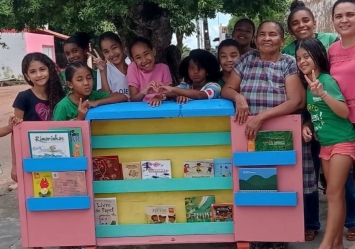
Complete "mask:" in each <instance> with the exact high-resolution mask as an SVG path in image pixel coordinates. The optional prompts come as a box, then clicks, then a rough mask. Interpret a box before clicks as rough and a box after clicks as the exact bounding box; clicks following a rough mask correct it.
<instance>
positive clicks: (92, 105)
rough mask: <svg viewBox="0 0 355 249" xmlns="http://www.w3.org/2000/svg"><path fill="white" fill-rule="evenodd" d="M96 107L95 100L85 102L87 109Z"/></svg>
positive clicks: (96, 102) (97, 103)
mask: <svg viewBox="0 0 355 249" xmlns="http://www.w3.org/2000/svg"><path fill="white" fill-rule="evenodd" d="M98 105H99V102H98V101H97V100H95V101H87V107H88V108H93V107H97V106H98Z"/></svg>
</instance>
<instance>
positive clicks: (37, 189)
mask: <svg viewBox="0 0 355 249" xmlns="http://www.w3.org/2000/svg"><path fill="white" fill-rule="evenodd" d="M32 184H33V196H34V197H51V196H54V195H53V182H52V173H51V172H33V173H32Z"/></svg>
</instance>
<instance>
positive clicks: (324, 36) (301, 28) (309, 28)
mask: <svg viewBox="0 0 355 249" xmlns="http://www.w3.org/2000/svg"><path fill="white" fill-rule="evenodd" d="M287 26H288V30H289V33H290V34H291V35H293V36H294V37H295V41H293V42H291V43H290V44H288V45H287V46H286V47H285V48H284V49H283V50H282V53H284V54H288V55H291V56H295V48H296V43H297V42H298V41H300V40H303V39H306V38H316V39H318V40H320V41H321V42H322V44H323V45H324V46H325V48H326V49H327V50H328V48H329V46H330V45H331V44H333V43H334V42H335V41H337V40H339V38H338V36H337V35H336V34H331V33H315V29H316V26H317V23H316V20H315V18H314V15H313V13H312V11H311V10H310V9H309V8H307V7H306V5H305V4H304V2H303V1H298V0H294V1H293V2H292V3H291V7H290V14H289V16H288V19H287Z"/></svg>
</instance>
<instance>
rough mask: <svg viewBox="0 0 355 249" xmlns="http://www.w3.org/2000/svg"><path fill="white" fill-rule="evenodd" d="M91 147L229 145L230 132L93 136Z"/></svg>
mask: <svg viewBox="0 0 355 249" xmlns="http://www.w3.org/2000/svg"><path fill="white" fill-rule="evenodd" d="M91 143H92V148H93V149H111V148H149V147H183V146H210V145H230V144H231V134H230V132H206V133H177V134H148V135H109V136H93V137H92V141H91Z"/></svg>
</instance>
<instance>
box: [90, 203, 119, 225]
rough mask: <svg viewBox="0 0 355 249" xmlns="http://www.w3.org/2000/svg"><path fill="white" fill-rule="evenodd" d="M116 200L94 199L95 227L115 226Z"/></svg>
mask: <svg viewBox="0 0 355 249" xmlns="http://www.w3.org/2000/svg"><path fill="white" fill-rule="evenodd" d="M117 217H118V216H117V201H116V198H115V197H113V198H95V223H96V225H117V224H118V219H117Z"/></svg>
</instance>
